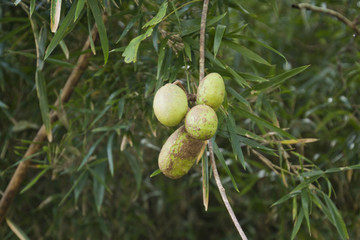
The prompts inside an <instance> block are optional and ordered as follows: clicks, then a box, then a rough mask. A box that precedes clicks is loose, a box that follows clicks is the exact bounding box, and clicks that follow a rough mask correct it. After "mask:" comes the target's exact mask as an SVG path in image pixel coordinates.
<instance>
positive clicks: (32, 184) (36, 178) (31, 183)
mask: <svg viewBox="0 0 360 240" xmlns="http://www.w3.org/2000/svg"><path fill="white" fill-rule="evenodd" d="M49 169H50V168H49V167H47V168H45V169H43V170H42V171H41V172H40V173H39V174H38V175H36V177H34V179H33V180H31V182H29V183H28V184H27V185H26V186H25V187H24V188H23V189H22V190H21V192H20V194H23V193H24V192H25V191H27V190H28V189H29V188H31V187H32V186H34V185H35V183H37V181H38V180H39V179H40V178H41V177H42V176H43V175H44V174H45V173H46V172H47V171H48V170H49Z"/></svg>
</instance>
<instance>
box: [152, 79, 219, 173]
mask: <svg viewBox="0 0 360 240" xmlns="http://www.w3.org/2000/svg"><path fill="white" fill-rule="evenodd" d="M224 96H225V85H224V80H223V78H222V77H221V75H220V74H218V73H210V74H208V75H207V76H206V77H204V78H203V79H202V80H201V81H200V85H199V87H198V90H197V95H196V104H197V105H196V106H194V107H192V108H191V109H190V110H189V105H188V99H187V96H186V93H185V92H184V90H183V89H181V88H180V87H179V86H177V85H175V84H170V83H169V84H166V85H164V86H163V87H161V88H160V89H159V90H158V91H157V92H156V94H155V98H154V102H153V109H154V112H155V116H156V118H157V119H158V120H159V121H160V122H161V123H162V124H164V125H165V126H169V127H172V126H176V125H178V124H179V123H180V122H181V121H182V120H183V119H184V118H185V124H184V125H182V126H181V127H180V128H178V129H177V130H176V131H175V132H174V133H173V134H171V136H170V137H169V138H168V139H167V140H166V142H165V144H164V145H163V147H162V148H161V151H160V154H159V159H158V164H159V168H160V170H161V172H162V173H163V174H164V175H165V176H167V177H169V178H173V179H176V178H180V177H182V176H184V175H185V174H186V173H187V172H188V171H189V170H190V168H191V167H192V166H193V164H194V163H195V162H196V160H198V159H199V158H200V157H201V156H202V154H203V152H204V149H205V146H206V143H207V141H206V140H208V139H210V138H211V137H212V136H214V134H215V133H216V130H217V125H218V119H217V115H216V112H215V111H216V110H217V109H218V108H219V107H220V106H221V104H222V102H223V100H224Z"/></svg>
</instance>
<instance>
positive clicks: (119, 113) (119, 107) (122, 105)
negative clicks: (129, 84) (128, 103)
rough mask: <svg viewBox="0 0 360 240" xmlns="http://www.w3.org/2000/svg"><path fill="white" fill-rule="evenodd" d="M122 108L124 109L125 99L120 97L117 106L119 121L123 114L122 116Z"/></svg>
mask: <svg viewBox="0 0 360 240" xmlns="http://www.w3.org/2000/svg"><path fill="white" fill-rule="evenodd" d="M124 108H125V97H122V98H121V99H120V101H119V105H118V117H119V119H121V118H122V116H123V114H124Z"/></svg>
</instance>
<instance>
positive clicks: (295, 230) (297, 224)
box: [291, 209, 304, 240]
mask: <svg viewBox="0 0 360 240" xmlns="http://www.w3.org/2000/svg"><path fill="white" fill-rule="evenodd" d="M303 219H304V211H303V209H301V210H300V212H299V215H298V217H297V219H296V221H295V224H294V228H293V231H292V233H291V240H293V239H294V238H295V236H296V234H297V233H298V232H299V229H300V226H301V223H302V221H303Z"/></svg>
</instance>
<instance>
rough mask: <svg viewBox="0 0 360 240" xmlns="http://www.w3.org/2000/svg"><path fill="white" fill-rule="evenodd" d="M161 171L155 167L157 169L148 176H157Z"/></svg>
mask: <svg viewBox="0 0 360 240" xmlns="http://www.w3.org/2000/svg"><path fill="white" fill-rule="evenodd" d="M160 173H161V170H160V169H157V170H155V171H154V172H153V173H152V174H151V175H150V177H151V178H152V177H155V176H157V175H159V174H160Z"/></svg>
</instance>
